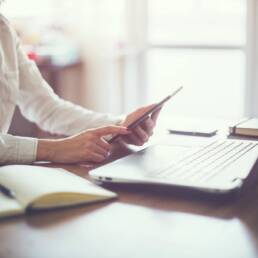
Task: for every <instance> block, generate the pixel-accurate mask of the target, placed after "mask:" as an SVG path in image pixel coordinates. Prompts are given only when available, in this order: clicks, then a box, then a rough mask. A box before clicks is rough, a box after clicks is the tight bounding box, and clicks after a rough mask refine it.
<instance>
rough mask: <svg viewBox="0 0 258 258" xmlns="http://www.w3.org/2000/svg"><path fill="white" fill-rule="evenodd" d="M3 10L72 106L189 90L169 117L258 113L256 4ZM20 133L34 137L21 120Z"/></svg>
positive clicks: (51, 0) (106, 105)
mask: <svg viewBox="0 0 258 258" xmlns="http://www.w3.org/2000/svg"><path fill="white" fill-rule="evenodd" d="M1 9H2V10H1V12H2V13H3V14H4V15H5V16H7V17H8V18H9V19H10V21H11V22H12V24H13V25H14V27H15V29H16V30H17V32H18V33H19V35H20V37H21V39H22V42H23V44H24V47H25V49H26V51H27V53H28V55H29V57H30V58H31V59H33V60H35V62H37V64H38V67H39V69H40V70H41V72H42V73H43V75H44V77H45V78H46V80H47V81H48V82H49V84H50V85H51V87H52V88H53V89H54V90H55V92H56V93H57V94H58V95H60V96H61V97H63V98H65V99H68V100H70V101H72V102H74V103H76V104H79V105H82V106H84V107H87V108H90V109H94V110H96V111H101V112H111V113H115V114H120V113H125V112H129V111H131V110H133V109H134V108H136V107H137V106H140V105H144V104H146V103H150V102H153V101H158V100H160V99H161V98H163V97H164V96H165V95H166V94H168V93H170V92H171V91H172V90H173V89H174V88H175V87H178V86H180V85H183V86H184V91H183V92H181V93H180V96H179V95H178V97H176V98H175V99H173V100H172V101H171V102H170V103H169V104H168V105H167V106H166V108H165V109H164V112H163V115H167V116H173V115H177V116H180V115H183V116H198V117H204V118H205V117H214V118H222V119H228V118H230V119H231V118H240V117H243V116H252V115H256V114H257V113H258V106H257V101H256V100H257V97H258V93H257V92H258V91H257V89H256V88H257V87H256V67H257V65H256V57H257V53H256V49H257V48H256V41H257V39H256V35H257V33H256V31H255V30H256V29H257V28H256V19H257V18H256V16H257V15H256V1H255V0H44V1H35V0H22V1H21V0H7V1H6V2H5V3H4V4H3V6H2V7H1ZM16 116H19V114H16ZM17 121H18V122H17ZM15 123H16V126H15ZM21 123H24V125H23V126H21ZM17 125H19V126H17ZM17 127H19V130H21V128H22V131H20V132H19V134H23V135H26V134H30V135H31V134H33V133H35V128H33V127H32V126H31V125H29V124H28V123H27V122H24V121H21V118H17V119H15V120H14V125H13V126H12V130H13V131H14V132H16V131H17ZM30 128H32V129H30ZM37 134H39V132H38V131H37Z"/></svg>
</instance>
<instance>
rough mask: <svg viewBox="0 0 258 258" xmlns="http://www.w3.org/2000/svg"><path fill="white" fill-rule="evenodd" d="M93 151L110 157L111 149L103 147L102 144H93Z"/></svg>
mask: <svg viewBox="0 0 258 258" xmlns="http://www.w3.org/2000/svg"><path fill="white" fill-rule="evenodd" d="M92 152H94V153H97V154H99V155H102V156H103V157H108V155H109V151H108V150H106V149H104V148H102V147H101V146H99V145H97V144H95V145H93V146H92Z"/></svg>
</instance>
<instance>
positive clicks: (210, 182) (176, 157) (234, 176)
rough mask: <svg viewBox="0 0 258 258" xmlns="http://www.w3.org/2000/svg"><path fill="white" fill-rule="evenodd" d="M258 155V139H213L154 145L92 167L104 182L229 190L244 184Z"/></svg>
mask: <svg viewBox="0 0 258 258" xmlns="http://www.w3.org/2000/svg"><path fill="white" fill-rule="evenodd" d="M257 157H258V142H256V141H245V140H229V139H226V140H225V139H223V140H214V141H212V142H209V143H207V144H206V145H205V146H202V147H198V148H189V147H184V146H175V145H163V144H162V145H154V146H150V147H147V148H146V149H144V150H141V151H139V152H136V153H133V154H131V155H129V156H127V157H125V158H122V159H119V160H117V161H114V162H112V163H110V164H108V165H105V166H102V167H99V168H97V169H94V170H92V171H90V176H91V177H92V178H93V179H95V180H99V181H102V182H113V183H134V184H139V183H140V184H142V183H144V184H158V185H170V186H177V187H186V188H191V189H198V190H201V191H205V192H212V193H229V192H231V191H233V190H237V189H239V188H241V186H242V185H243V183H244V182H245V180H246V179H247V177H248V176H249V174H250V172H251V170H252V168H253V167H254V165H255V163H256V160H257Z"/></svg>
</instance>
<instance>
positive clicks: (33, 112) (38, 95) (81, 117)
mask: <svg viewBox="0 0 258 258" xmlns="http://www.w3.org/2000/svg"><path fill="white" fill-rule="evenodd" d="M16 40H17V43H16V45H17V47H16V49H17V62H18V71H19V86H20V89H19V97H18V106H19V108H20V110H21V112H22V114H23V115H24V116H25V117H27V118H28V119H29V120H30V121H33V122H35V123H36V124H37V125H39V126H40V127H41V128H42V129H44V130H46V131H49V132H51V133H57V134H62V135H73V134H75V133H78V132H81V131H83V130H85V129H89V128H96V127H101V126H107V125H112V124H117V123H119V122H120V121H121V119H120V118H118V117H116V116H111V115H109V114H102V113H97V112H93V111H90V110H87V109H85V108H82V107H80V106H78V105H75V104H72V103H70V102H68V101H65V100H63V99H60V98H59V97H58V96H57V95H56V94H55V93H54V92H53V90H52V88H51V87H50V86H49V85H48V84H47V82H46V81H45V80H44V79H43V78H42V76H41V74H40V72H39V70H38V68H37V66H36V65H35V63H34V62H32V61H31V60H29V59H28V57H27V55H26V53H25V52H24V50H23V49H22V47H21V45H20V42H19V39H18V38H16Z"/></svg>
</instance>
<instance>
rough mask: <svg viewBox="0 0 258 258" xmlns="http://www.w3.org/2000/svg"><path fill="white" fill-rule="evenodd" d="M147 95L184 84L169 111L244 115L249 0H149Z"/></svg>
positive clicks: (153, 97)
mask: <svg viewBox="0 0 258 258" xmlns="http://www.w3.org/2000/svg"><path fill="white" fill-rule="evenodd" d="M146 5H147V6H148V7H147V6H146V8H147V9H148V12H147V14H146V15H147V17H146V21H147V23H146V24H147V26H146V27H145V29H146V31H147V32H146V35H147V36H146V48H145V68H146V72H145V73H144V74H145V94H146V95H147V99H148V101H152V100H157V99H159V98H161V97H163V96H164V95H166V94H167V93H169V92H170V91H171V89H172V88H173V87H177V86H180V85H183V86H184V91H183V92H182V93H180V96H179V95H178V96H177V97H176V98H175V99H174V100H173V101H172V102H171V103H170V105H169V107H167V108H166V112H168V113H169V114H180V115H198V116H216V117H222V118H232V117H241V116H243V115H245V105H246V103H245V101H246V96H245V95H246V92H247V91H246V78H247V62H246V60H247V52H246V49H247V48H246V45H247V37H246V35H247V31H246V28H247V1H246V0H227V1H225V0H180V1H179V0H159V1H157V0H148V1H146Z"/></svg>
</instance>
